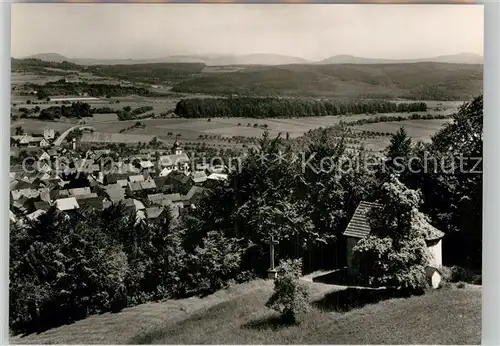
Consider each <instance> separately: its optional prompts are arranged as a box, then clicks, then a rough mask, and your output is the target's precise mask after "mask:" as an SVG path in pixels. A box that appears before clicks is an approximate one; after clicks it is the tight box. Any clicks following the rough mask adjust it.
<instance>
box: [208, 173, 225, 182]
mask: <svg viewBox="0 0 500 346" xmlns="http://www.w3.org/2000/svg"><path fill="white" fill-rule="evenodd" d="M207 179H210V180H218V181H219V180H227V174H224V173H212V174H210V175H209V176H208V177H207Z"/></svg>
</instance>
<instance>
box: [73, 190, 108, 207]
mask: <svg viewBox="0 0 500 346" xmlns="http://www.w3.org/2000/svg"><path fill="white" fill-rule="evenodd" d="M75 198H77V201H78V204H79V205H80V208H93V209H98V210H103V209H104V206H103V200H102V198H101V197H99V196H97V194H95V193H92V194H90V195H86V196H79V197H75Z"/></svg>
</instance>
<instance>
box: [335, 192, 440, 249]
mask: <svg viewBox="0 0 500 346" xmlns="http://www.w3.org/2000/svg"><path fill="white" fill-rule="evenodd" d="M373 208H382V205H381V204H379V203H372V202H366V201H362V202H360V203H359V205H358V207H357V208H356V211H355V212H354V215H353V216H352V218H351V221H350V222H349V224H348V225H347V228H346V230H345V231H344V233H343V234H344V236H346V237H353V238H364V237H366V236H368V235H369V234H370V233H371V228H370V224H369V222H368V212H369V211H370V210H372V209H373ZM414 222H415V223H416V224H415V226H418V227H420V228H423V229H424V230H425V232H426V237H425V240H426V241H433V240H438V239H441V238H443V236H444V235H445V234H444V233H443V232H441V231H440V230H438V229H437V228H435V227H434V226H432V225H431V224H430V223H429V222H427V220H426V219H425V216H424V214H423V213H420V212H419V213H418V214H417V218H416V220H414Z"/></svg>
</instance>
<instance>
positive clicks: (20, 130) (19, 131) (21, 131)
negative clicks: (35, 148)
mask: <svg viewBox="0 0 500 346" xmlns="http://www.w3.org/2000/svg"><path fill="white" fill-rule="evenodd" d="M24 133H25V132H24V129H23V128H22V127H21V126H17V127H16V130H15V135H16V136H22V135H24Z"/></svg>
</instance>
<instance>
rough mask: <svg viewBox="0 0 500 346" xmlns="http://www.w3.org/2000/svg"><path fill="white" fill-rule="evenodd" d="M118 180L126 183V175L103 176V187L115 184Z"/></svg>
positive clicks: (112, 174)
mask: <svg viewBox="0 0 500 346" xmlns="http://www.w3.org/2000/svg"><path fill="white" fill-rule="evenodd" d="M118 180H126V181H128V174H126V173H111V174H107V175H105V176H104V179H103V182H104V185H111V184H116V182H117V181H118Z"/></svg>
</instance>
